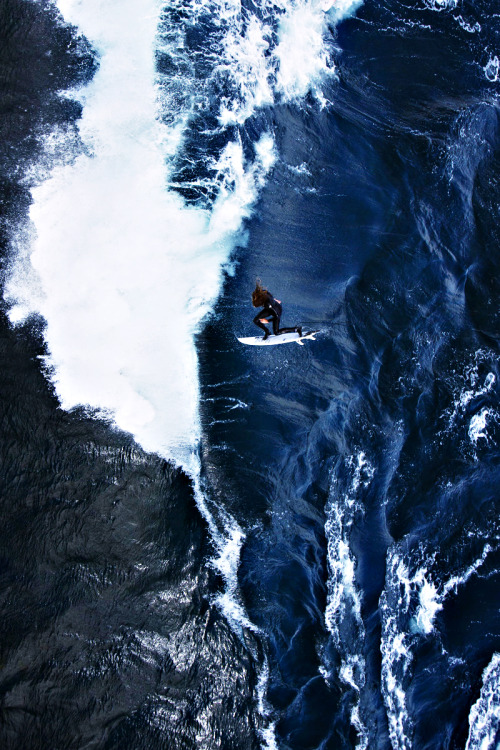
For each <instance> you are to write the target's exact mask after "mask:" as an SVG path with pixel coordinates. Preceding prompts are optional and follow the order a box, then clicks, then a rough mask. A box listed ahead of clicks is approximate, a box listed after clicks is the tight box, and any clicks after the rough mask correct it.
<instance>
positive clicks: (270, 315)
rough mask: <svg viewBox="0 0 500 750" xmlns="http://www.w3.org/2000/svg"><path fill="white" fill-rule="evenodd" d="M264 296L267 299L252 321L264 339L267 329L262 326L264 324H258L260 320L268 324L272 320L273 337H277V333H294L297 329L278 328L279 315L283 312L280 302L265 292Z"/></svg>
mask: <svg viewBox="0 0 500 750" xmlns="http://www.w3.org/2000/svg"><path fill="white" fill-rule="evenodd" d="M266 295H267V299H266V301H265V302H264V309H263V310H260V312H258V313H257V315H256V316H255V318H254V319H253V322H254V323H255V325H256V326H258V327H259V328H260V329H261V330H263V331H264V332H265V338H267V336H269V329H268V328H267V327H266V326H265V325H264V323H261V322H260V321H261V320H267V321H268V322H269V321H270V320H272V322H273V333H274V335H275V336H277V335H278V334H279V333H293V332H294V331H296V330H297V328H280V319H281V313H282V312H283V307H282V305H281V302H278V300H277V299H274V297H273V295H272V294H270V293H269V292H266Z"/></svg>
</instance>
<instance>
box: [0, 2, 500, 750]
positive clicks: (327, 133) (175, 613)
mask: <svg viewBox="0 0 500 750" xmlns="http://www.w3.org/2000/svg"><path fill="white" fill-rule="evenodd" d="M249 7H250V4H249ZM251 7H252V9H253V11H255V7H254V5H253V4H252V5H251ZM176 8H177V6H176ZM172 12H174V11H172ZM175 12H178V13H179V14H180V15H179V23H180V22H181V20H182V12H183V11H182V6H181V5H179V8H178V9H176V10H175ZM208 23H209V21H208V20H206V21H205V24H208ZM207 28H208V26H206V28H205V27H203V26H200V27H197V28H196V29H194V30H193V31H192V33H191V35H190V36H189V38H188V43H189V44H190V45H191V47H192V50H193V51H194V52H197V54H199V59H200V60H202V59H203V54H204V52H203V49H204V45H205V44H207V39H208V36H207V34H209V31H210V30H208V31H207V30H206V29H207ZM203 29H205V32H206V33H202V31H203ZM61 33H62V32H61ZM330 33H331V54H332V59H333V62H334V65H335V68H336V74H335V75H332V76H330V77H328V78H325V80H324V81H323V83H322V92H323V97H324V100H319V99H318V97H315V96H313V95H312V94H311V93H310V94H308V95H306V96H304V97H303V98H302V99H301V100H300V102H297V101H286V99H285V98H284V97H283V98H281V99H280V97H277V98H276V101H275V102H274V104H272V105H268V106H264V107H262V108H260V109H256V110H255V112H254V113H253V114H252V116H251V117H249V118H248V119H247V120H246V121H245V122H242V123H240V124H238V125H234V126H231V127H228V128H226V129H222V128H219V127H218V126H217V123H216V115H215V102H216V100H217V97H219V99H220V97H221V96H223V95H224V94H225V93H227V91H225V89H224V86H225V85H226V84H224V82H222V83H221V82H219V84H218V85H219V86H220V88H219V89H217V87H216V86H214V88H213V89H211V90H208V94H207V97H208V98H207V102H208V104H207V106H206V107H205V108H204V110H203V111H200V112H199V113H198V114H197V115H196V116H195V115H193V117H192V121H191V123H190V129H191V130H190V133H189V134H188V136H187V137H186V140H185V146H184V148H183V150H182V151H181V152H180V153H179V155H178V157H177V162H176V165H175V170H174V174H173V176H172V184H175V186H176V189H177V190H178V192H179V193H180V194H181V195H182V196H183V197H184V198H185V200H186V201H187V202H191V203H192V204H193V205H202V206H206V205H210V202H211V201H213V200H214V197H215V195H216V185H215V186H214V184H212V183H210V185H211V186H209V187H207V185H209V182H207V179H206V178H207V175H208V174H209V170H208V169H207V164H210V159H211V160H212V162H213V160H214V159H216V158H217V157H218V156H219V155H220V153H221V152H222V150H223V148H224V146H225V145H226V144H227V142H228V141H229V140H231V139H234V138H235V137H238V138H239V139H240V141H241V143H242V144H243V147H244V149H245V152H246V153H247V154H252V153H253V151H252V148H253V145H254V144H255V143H256V142H257V141H258V139H259V138H260V137H261V135H262V134H263V133H272V135H273V137H274V139H275V149H276V153H277V154H278V155H279V158H277V160H276V162H275V165H274V167H273V169H272V171H271V172H270V173H269V175H268V177H267V181H266V182H265V185H264V186H263V188H262V191H261V193H260V196H259V200H258V202H257V204H256V205H255V207H254V210H253V213H252V215H251V216H250V217H249V218H248V219H247V221H246V223H245V235H244V240H242V241H241V243H240V244H239V245H238V246H237V247H236V248H235V250H234V254H233V256H232V258H231V265H230V267H228V269H227V272H225V274H224V282H223V287H222V291H221V294H220V296H219V298H218V300H217V302H216V304H215V307H214V309H213V310H212V312H211V313H210V314H209V316H208V317H207V319H206V321H205V324H204V326H203V327H202V329H201V330H200V332H199V334H198V336H197V339H196V347H197V352H198V358H199V381H200V389H201V407H200V408H201V444H200V458H201V481H202V484H203V488H204V492H205V493H206V495H207V497H209V498H211V501H213V502H216V504H217V507H218V508H219V512H220V509H222V510H223V512H224V513H227V517H228V518H232V519H234V520H235V521H236V522H237V524H238V525H239V527H240V528H241V530H242V532H243V533H244V541H243V543H242V547H241V552H240V558H239V566H238V569H237V580H236V583H237V589H236V590H235V591H234V592H233V593H234V597H235V599H236V600H237V601H238V604H239V606H240V607H241V611H244V612H245V614H246V617H247V621H246V623H243V624H241V623H240V625H238V624H236V625H235V622H228V621H227V619H225V617H224V614H223V613H222V612H221V610H220V608H219V607H218V606H217V605H216V604H215V602H216V600H217V594H218V592H220V591H221V589H222V588H223V587H224V585H225V584H224V582H223V580H222V579H221V578H220V577H219V574H218V573H217V571H216V570H214V569H213V566H212V567H211V565H210V559H211V557H212V555H213V550H212V548H211V542H210V539H209V538H208V536H207V529H206V525H205V521H204V520H203V519H202V518H201V517H200V516H199V514H198V512H197V509H196V506H195V504H194V501H193V496H192V488H191V486H190V483H189V481H188V479H187V478H186V477H185V476H184V475H183V474H182V472H179V471H176V470H174V469H173V468H172V467H170V466H169V465H168V464H165V462H161V461H160V459H156V458H154V457H151V456H149V457H147V456H145V455H143V454H142V453H141V451H140V449H139V448H138V447H137V446H134V445H133V444H132V442H131V439H129V440H128V442H127V441H126V440H125V438H122V437H120V433H118V432H117V431H113V429H112V427H110V426H109V425H105V424H103V423H96V422H95V421H93V420H91V419H89V418H88V416H87V415H85V414H80V415H79V414H77V413H73V414H72V415H64V414H62V413H61V410H60V409H58V407H57V402H56V399H55V396H54V394H53V392H51V391H50V390H47V389H48V386H47V385H46V384H45V385H44V383H45V381H44V379H43V377H42V376H41V375H40V373H39V367H38V364H37V360H36V357H37V355H38V354H40V353H41V352H42V351H43V344H42V343H40V341H41V339H40V331H39V327H38V326H41V325H42V324H41V323H40V322H38V323H37V322H36V321H33V320H32V321H31V322H30V323H29V324H27V326H26V327H25V328H24V329H23V330H22V331H21V332H20V331H17V332H13V331H12V329H11V328H10V327H9V326H8V324H7V323H5V322H4V323H2V325H4V328H2V330H4V329H5V333H4V334H2V336H3V339H2V341H3V342H4V343H3V344H2V346H3V351H4V352H5V357H4V359H5V360H6V361H7V360H8V362H9V367H10V368H11V369H7V370H6V372H8V373H10V374H8V377H7V375H5V380H6V383H7V385H6V386H5V388H6V393H8V394H10V396H9V403H8V404H6V405H5V407H4V408H5V415H6V416H5V417H4V419H5V422H4V423H5V425H7V427H6V430H7V432H6V435H7V437H8V440H7V442H6V444H5V445H6V446H7V447H5V446H4V448H3V449H2V450H3V453H2V456H3V459H2V461H3V466H4V467H7V468H9V467H11V469H9V471H10V473H9V472H8V471H7V472H6V469H4V477H5V478H6V494H5V500H4V501H3V505H2V517H3V519H4V521H5V522H6V523H7V522H8V526H6V528H8V529H9V531H5V533H4V532H1V534H2V549H3V552H2V557H1V560H2V565H3V567H2V570H3V573H2V576H3V589H2V590H3V591H4V597H3V602H4V604H3V608H4V613H5V615H6V621H5V624H4V626H3V639H2V640H3V644H4V645H3V650H2V653H3V655H2V664H1V665H0V666H1V671H0V685H1V691H2V701H3V703H2V706H3V709H2V710H3V714H2V715H3V716H4V720H3V729H1V728H0V736H1V735H3V737H4V744H3V746H4V747H6V748H7V747H8V748H21V747H23V748H44V749H45V748H49V747H50V748H63V747H65V748H69V747H75V748H76V747H81V748H83V747H86V748H107V749H108V748H130V749H131V750H132V749H135V748H148V749H149V750H151V749H152V748H183V749H186V750H187V749H191V748H193V749H194V748H197V750H199V749H204V748H206V749H207V750H208V749H209V748H210V750H213V749H214V748H221V749H222V750H244V748H249V749H250V748H252V749H253V748H267V750H274V749H275V748H279V750H313V749H314V750H349V749H351V748H352V749H354V748H359V749H360V750H364V749H365V748H366V749H368V750H391V749H392V750H410V748H411V749H412V750H445V749H447V750H459V749H461V750H463V749H464V748H467V750H479V748H481V750H487V749H488V750H493V749H494V748H497V747H498V746H499V743H500V705H499V701H498V695H499V691H500V665H499V657H498V653H499V652H500V611H499V607H498V602H499V578H500V523H499V513H498V510H499V491H498V487H499V484H500V461H499V459H500V448H499V446H500V407H499V404H498V396H499V378H500V372H499V364H500V359H499V357H500V351H499V333H500V330H499V327H500V313H499V299H500V297H499V288H500V257H499V246H500V228H499V227H500V216H499V198H500V175H499V164H500V106H499V104H500V100H499V93H500V73H499V63H498V56H499V55H500V16H499V13H498V9H495V7H494V4H493V3H490V2H487V1H486V0H477V1H476V2H471V1H470V0H463V1H462V2H457V1H455V0H448V2H446V0H418V1H417V2H412V3H405V2H399V1H398V0H376V1H374V2H368V1H367V2H365V3H364V4H363V5H362V6H360V7H359V8H358V9H357V11H356V13H355V14H353V15H352V16H351V17H349V18H346V19H345V20H343V21H342V22H340V23H338V24H337V25H334V24H333V23H332V25H331V29H330ZM89 64H90V63H89ZM159 65H162V66H163V68H162V70H163V72H164V73H165V74H166V75H168V70H169V68H168V60H167V61H166V60H165V59H163V60H161V61H160V62H159ZM78 75H81V71H80V72H79V73H78ZM175 75H178V71H176V73H175ZM196 75H198V76H199V77H200V79H203V77H204V75H205V73H204V70H203V67H202V64H201V62H200V68H199V69H198V70H197V71H196ZM227 85H229V84H227ZM212 105H213V107H212V108H211V106H212ZM63 116H64V117H66V118H67V119H68V121H69V119H71V117H74V118H77V117H78V112H74V113H68V112H66V113H64V114H63V115H61V117H63ZM21 140H22V139H21ZM16 184H17V183H15V180H14V179H13V180H12V181H11V182H10V183H8V186H10V187H9V190H10V192H9V190H7V188H5V189H4V192H3V193H2V195H3V196H4V198H3V199H4V204H5V211H7V209H8V210H9V211H11V214H8V213H5V212H4V215H5V216H7V217H8V223H9V226H10V225H11V224H12V223H13V222H14V219H12V211H13V209H12V206H14V205H20V204H21V203H23V201H24V203H23V205H24V204H25V203H27V202H28V200H27V199H26V196H24V198H23V197H22V195H21V198H19V197H17V198H16V196H17V195H18V193H16V190H17V188H15V185H16ZM193 186H194V187H193ZM200 186H201V188H200ZM19 190H21V188H19ZM12 191H13V193H14V197H12V195H11V193H12ZM21 193H22V190H21ZM16 200H17V201H18V203H17V204H16ZM14 223H15V222H14ZM257 277H259V278H260V279H262V282H263V284H264V285H265V287H266V288H268V289H269V290H270V291H271V293H272V294H273V295H275V296H276V297H277V298H278V299H280V300H281V301H282V303H283V308H284V313H283V318H282V324H283V325H285V326H288V325H290V326H291V325H296V324H301V325H302V326H303V327H304V328H309V329H313V328H314V329H319V331H320V333H319V334H318V336H317V340H316V341H306V342H305V345H304V346H303V347H299V346H295V345H289V346H279V347H265V348H264V347H262V348H260V347H244V346H242V345H240V344H239V343H238V342H237V337H241V336H252V335H256V334H257V329H254V327H253V326H252V323H251V320H252V318H253V315H254V312H253V310H252V306H251V298H250V295H251V291H252V289H253V286H254V284H255V279H256V278H257ZM11 370H12V372H11ZM19 372H21V373H23V375H22V377H21V378H20V377H19V375H18V374H16V373H19ZM30 384H31V385H30ZM16 399H17V400H16ZM33 405H35V406H33ZM37 405H38V406H37ZM33 409H35V410H38V411H36V414H38V415H39V418H37V420H35V421H34V417H33V414H34V413H35V412H34V411H33ZM96 424H97V426H96ZM106 430H108V432H106ZM63 444H64V445H66V446H68V448H67V449H66V450H63V448H62V447H61V446H62V445H63ZM23 445H24V446H27V447H26V448H25V453H24V454H23V448H22V446H23ZM40 446H41V447H42V450H41V451H40V450H39V447H40ZM44 446H45V447H44ZM89 446H90V447H89ZM15 455H16V456H17V458H15ZM19 456H24V458H23V459H22V460H21V459H20V458H19ZM16 461H17V462H19V461H21V466H22V470H21V469H17V470H15V469H14V468H13V467H14V465H15V464H16ZM23 461H24V463H23ZM38 461H41V462H42V463H41V465H40V464H38V463H37V462H38ZM5 472H6V473H5ZM23 477H24V479H23ZM23 482H25V483H24V484H23ZM37 482H39V483H40V487H43V488H44V489H43V491H42V490H40V488H38V490H37V491H36V492H35V490H34V489H33V487H35V486H37ZM30 488H31V489H30ZM37 493H38V494H37ZM30 498H31V499H30ZM34 498H38V499H34ZM58 498H59V499H58ZM61 498H66V500H65V501H64V503H65V504H64V509H63V507H62V505H61V506H60V505H58V503H59V502H61V503H62V502H63V501H62V499H61ZM21 506H22V508H23V510H22V513H21V511H19V513H20V515H18V513H17V512H16V507H18V508H20V507H21ZM30 514H34V515H30ZM103 523H104V524H109V529H108V532H109V533H108V532H106V533H104V531H103ZM40 524H42V526H40ZM39 528H43V529H44V536H43V541H42V537H41V535H40V534H39V533H38V534H37V532H38V530H39ZM55 528H57V529H58V532H57V535H55V531H54V529H55ZM106 528H108V527H106ZM23 534H25V535H26V536H25V537H24V538H27V537H30V538H32V540H33V542H32V546H31V547H30V549H31V552H29V553H28V552H27V551H26V550H25V549H24V547H23V543H22V539H23ZM13 539H14V540H15V541H12V540H13ZM51 540H52V541H51ZM37 545H38V546H37ZM51 545H52V546H51ZM34 550H39V551H38V552H35V551H34ZM40 566H41V567H40ZM141 566H146V567H145V568H144V567H141ZM146 568H147V570H146ZM63 570H64V571H66V572H65V573H64V575H63V573H62V572H61V571H63ZM58 571H59V572H58ZM54 576H55V577H54ZM17 587H19V588H20V590H21V592H22V596H21V597H20V599H17V600H16V595H15V592H16V589H17ZM19 602H22V606H21V604H20V603H19ZM23 606H24V607H25V610H23ZM23 611H28V612H30V613H31V614H30V617H29V618H27V620H24V618H23ZM30 618H31V619H30ZM249 624H251V627H250V626H249ZM72 633H73V636H72ZM40 644H43V648H45V649H46V650H47V659H46V660H44V659H43V658H42V657H41V656H39V655H37V654H38V650H39V646H40ZM13 664H14V666H12V665H13ZM182 665H184V666H182ZM186 665H187V666H186ZM23 670H27V671H24V672H23ZM2 672H3V675H4V676H3V677H2ZM56 678H57V679H56ZM68 722H69V723H68Z"/></svg>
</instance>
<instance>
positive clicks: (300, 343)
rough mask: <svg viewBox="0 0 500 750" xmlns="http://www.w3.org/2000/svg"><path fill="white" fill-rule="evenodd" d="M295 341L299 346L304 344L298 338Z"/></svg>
mask: <svg viewBox="0 0 500 750" xmlns="http://www.w3.org/2000/svg"><path fill="white" fill-rule="evenodd" d="M296 343H297V344H298V345H299V346H304V342H303V341H301V340H300V339H298V340H297V342H296Z"/></svg>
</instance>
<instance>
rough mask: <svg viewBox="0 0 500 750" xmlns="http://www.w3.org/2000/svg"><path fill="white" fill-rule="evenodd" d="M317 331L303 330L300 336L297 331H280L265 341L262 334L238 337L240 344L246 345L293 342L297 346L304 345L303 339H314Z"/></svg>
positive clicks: (274, 344)
mask: <svg viewBox="0 0 500 750" xmlns="http://www.w3.org/2000/svg"><path fill="white" fill-rule="evenodd" d="M317 333H319V331H305V332H304V333H303V334H302V336H299V334H298V333H280V334H278V335H277V336H269V337H268V338H267V339H266V340H265V341H264V337H263V336H247V338H243V339H238V341H240V342H241V343H242V344H247V345H248V346H276V345H277V344H292V343H293V342H295V343H296V344H299V346H304V339H311V341H316V339H315V338H314V337H315V335H316V334H317Z"/></svg>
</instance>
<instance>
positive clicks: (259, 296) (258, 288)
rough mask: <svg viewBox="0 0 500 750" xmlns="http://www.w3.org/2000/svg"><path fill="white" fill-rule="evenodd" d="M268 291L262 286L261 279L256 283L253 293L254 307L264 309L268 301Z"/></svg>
mask: <svg viewBox="0 0 500 750" xmlns="http://www.w3.org/2000/svg"><path fill="white" fill-rule="evenodd" d="M267 295H268V291H267V289H264V287H263V286H262V282H261V280H260V279H257V280H256V282H255V289H254V290H253V292H252V305H253V306H254V307H263V305H264V304H265V303H266V301H267Z"/></svg>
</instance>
